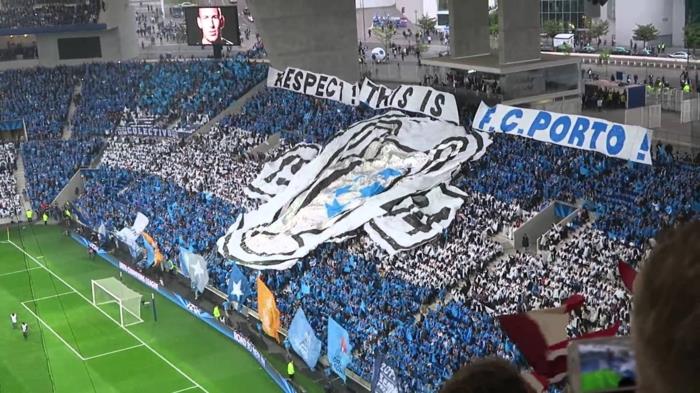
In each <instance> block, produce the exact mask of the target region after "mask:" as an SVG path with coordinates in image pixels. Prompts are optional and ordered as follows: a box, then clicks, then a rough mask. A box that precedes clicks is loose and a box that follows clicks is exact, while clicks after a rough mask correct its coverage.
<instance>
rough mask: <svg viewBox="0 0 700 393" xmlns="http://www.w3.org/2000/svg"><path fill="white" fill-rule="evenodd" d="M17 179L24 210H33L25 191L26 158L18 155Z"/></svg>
mask: <svg viewBox="0 0 700 393" xmlns="http://www.w3.org/2000/svg"><path fill="white" fill-rule="evenodd" d="M15 179H16V180H17V191H18V192H19V197H20V200H21V201H22V209H23V210H27V209H29V208H31V206H32V205H31V203H30V202H29V198H27V197H26V195H25V193H24V190H25V189H26V187H27V178H26V177H25V176H24V158H23V157H22V154H17V170H16V171H15Z"/></svg>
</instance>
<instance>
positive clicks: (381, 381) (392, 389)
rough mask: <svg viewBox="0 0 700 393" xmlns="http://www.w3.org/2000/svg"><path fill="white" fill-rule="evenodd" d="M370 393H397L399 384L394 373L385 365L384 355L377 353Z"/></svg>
mask: <svg viewBox="0 0 700 393" xmlns="http://www.w3.org/2000/svg"><path fill="white" fill-rule="evenodd" d="M371 392H372V393H399V382H398V375H397V374H396V371H395V370H394V369H393V368H392V367H391V366H389V365H388V364H386V362H385V361H384V354H383V353H379V355H377V357H376V358H375V359H374V370H373V371H372V390H371Z"/></svg>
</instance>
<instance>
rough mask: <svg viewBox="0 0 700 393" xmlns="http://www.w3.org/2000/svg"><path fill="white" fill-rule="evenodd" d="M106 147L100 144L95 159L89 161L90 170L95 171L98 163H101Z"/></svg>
mask: <svg viewBox="0 0 700 393" xmlns="http://www.w3.org/2000/svg"><path fill="white" fill-rule="evenodd" d="M107 147H108V144H107V143H103V144H102V147H101V148H100V151H98V152H97V154H95V157H93V158H92V161H90V169H97V167H98V166H100V163H101V162H102V157H103V156H104V154H105V151H106V150H107Z"/></svg>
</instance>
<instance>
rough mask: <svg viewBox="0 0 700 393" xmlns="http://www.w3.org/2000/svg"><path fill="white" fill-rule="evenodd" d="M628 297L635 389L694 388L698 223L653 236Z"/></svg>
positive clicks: (652, 392)
mask: <svg viewBox="0 0 700 393" xmlns="http://www.w3.org/2000/svg"><path fill="white" fill-rule="evenodd" d="M633 301H634V308H633V313H632V339H633V342H634V350H635V353H636V354H635V357H636V359H637V373H638V383H637V385H638V389H637V393H676V392H678V393H681V392H683V393H686V392H687V393H691V392H700V221H695V222H691V223H689V224H686V225H684V226H682V227H680V228H678V229H675V230H672V231H669V232H668V233H665V234H663V235H661V236H659V238H658V239H657V247H656V248H655V249H654V252H653V253H652V254H651V256H650V257H649V259H648V260H647V261H646V263H645V265H644V267H643V268H642V271H641V272H640V274H639V275H638V276H637V279H636V280H635V284H634V298H633Z"/></svg>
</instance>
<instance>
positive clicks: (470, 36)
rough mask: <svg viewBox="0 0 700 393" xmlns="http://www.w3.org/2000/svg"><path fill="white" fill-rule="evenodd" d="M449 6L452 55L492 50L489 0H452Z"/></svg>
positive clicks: (467, 55)
mask: <svg viewBox="0 0 700 393" xmlns="http://www.w3.org/2000/svg"><path fill="white" fill-rule="evenodd" d="M449 7H450V54H451V56H452V57H469V56H478V55H484V54H488V53H489V52H490V51H491V45H490V44H489V6H488V1H487V0H459V1H455V0H452V1H450V2H449ZM538 10H539V8H538ZM538 17H539V13H538Z"/></svg>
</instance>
